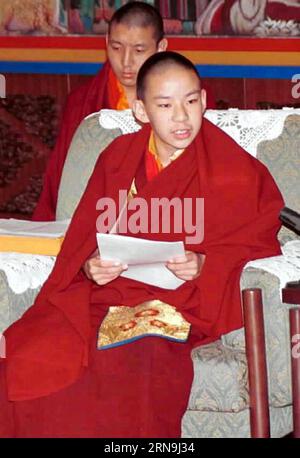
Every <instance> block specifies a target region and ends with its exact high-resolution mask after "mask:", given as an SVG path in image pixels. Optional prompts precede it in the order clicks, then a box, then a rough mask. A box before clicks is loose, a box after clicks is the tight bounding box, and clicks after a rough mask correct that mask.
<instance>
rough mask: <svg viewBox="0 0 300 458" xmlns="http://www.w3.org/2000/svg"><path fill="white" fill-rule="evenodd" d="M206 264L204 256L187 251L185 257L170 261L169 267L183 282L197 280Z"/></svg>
mask: <svg viewBox="0 0 300 458" xmlns="http://www.w3.org/2000/svg"><path fill="white" fill-rule="evenodd" d="M204 262H205V255H204V254H201V253H194V252H193V251H186V252H185V256H184V257H178V258H174V259H170V260H169V261H168V262H167V267H168V269H169V270H170V271H171V272H173V274H174V275H176V277H178V278H180V279H181V280H195V278H197V277H199V275H200V274H201V270H202V267H203V264H204Z"/></svg>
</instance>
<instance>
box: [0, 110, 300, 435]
mask: <svg viewBox="0 0 300 458" xmlns="http://www.w3.org/2000/svg"><path fill="white" fill-rule="evenodd" d="M206 117H207V118H208V119H210V120H211V121H212V122H213V123H214V124H216V125H218V126H219V127H220V128H221V129H223V130H224V131H226V132H227V133H228V134H229V135H231V136H232V137H233V138H234V139H235V140H236V141H237V142H238V143H239V144H241V146H243V147H244V148H245V149H246V150H247V151H248V152H249V153H250V154H253V155H256V156H257V157H258V159H260V160H261V161H263V162H264V163H265V164H266V165H267V167H268V168H269V170H270V171H271V173H272V175H273V176H274V178H275V180H276V181H277V184H278V186H279V188H280V189H281V191H282V193H283V195H284V198H285V202H286V205H287V206H289V207H291V208H293V209H295V210H296V211H298V212H299V211H300V110H292V109H283V110H265V111H264V110H248V111H246V110H235V109H233V110H228V111H218V110H208V111H207V112H206ZM118 121H119V120H118ZM124 126H125V128H124ZM128 126H129V127H128ZM106 127H108V128H104V127H103V125H102V126H101V125H100V123H99V113H95V114H93V115H91V116H89V117H88V118H86V120H84V121H83V122H82V124H81V125H80V127H79V128H78V130H77V132H76V134H75V136H74V138H73V141H72V144H71V146H70V150H69V154H68V158H67V161H66V164H65V167H64V171H63V176H62V180H61V185H60V189H59V196H58V204H57V213H56V217H57V219H66V218H69V217H71V216H72V214H73V212H74V210H75V208H76V205H77V203H78V202H79V200H80V197H81V195H82V193H83V191H84V189H85V186H86V183H87V180H88V178H89V176H90V174H91V172H92V169H93V166H94V164H95V162H96V160H97V157H98V155H99V151H100V152H101V151H102V150H103V149H104V148H105V146H106V145H107V144H108V143H109V142H110V141H112V140H113V139H114V138H115V137H116V136H118V135H120V134H121V133H122V131H123V132H126V128H127V129H129V130H133V129H135V128H136V126H135V127H134V125H133V124H132V120H130V119H129V118H128V119H127V121H125V122H124V124H122V123H121V124H120V127H121V128H122V130H121V129H120V128H118V123H116V122H115V120H113V121H112V122H110V123H108V125H107V126H106ZM124 129H125V130H124ZM129 130H127V131H129ZM279 238H280V242H281V244H282V246H284V245H285V247H286V248H285V251H286V256H287V257H284V256H278V257H276V259H275V258H269V259H266V260H262V261H253V262H251V263H249V264H248V265H247V266H246V268H245V269H244V272H243V275H242V277H241V289H245V288H261V289H262V291H263V304H264V321H265V335H266V353H267V370H268V383H269V405H270V415H271V436H273V437H281V436H284V435H286V434H288V433H289V432H291V431H292V429H293V427H292V408H291V404H292V402H291V376H290V339H289V321H288V307H287V306H286V305H284V304H283V303H282V301H281V294H280V291H281V287H282V286H284V283H285V282H286V281H288V280H294V279H298V278H300V265H298V267H297V265H296V264H295V265H294V264H293V260H295V258H293V256H292V255H291V251H293V250H292V248H293V244H294V243H300V242H296V236H295V234H294V233H292V232H291V231H289V230H287V229H282V230H281V232H280V234H279ZM287 242H288V243H287ZM298 246H299V245H298ZM291 259H292V261H291ZM50 264H51V263H49V264H48V269H49V272H50V270H51V266H50ZM291 264H292V265H293V266H292V267H291ZM297 269H298V270H297ZM41 284H42V282H41V281H40V282H38V284H34V285H32V284H31V285H29V287H28V288H27V289H26V291H24V292H22V293H17V292H16V291H14V289H13V288H12V285H11V284H10V282H9V280H8V278H7V275H6V273H5V271H4V270H3V266H2V264H1V262H0V332H1V331H3V330H4V329H5V328H6V327H8V326H9V325H10V324H11V323H12V322H13V321H15V320H16V319H18V318H19V317H20V316H21V315H22V313H23V312H24V311H25V310H26V309H27V308H28V307H30V305H31V304H32V302H33V301H34V298H35V296H36V295H37V293H38V291H39V289H40V287H41ZM191 356H192V359H193V364H194V381H193V385H192V389H191V394H190V400H189V404H188V407H187V410H186V412H185V414H184V417H183V420H182V436H183V437H186V438H188V437H191V438H196V437H250V422H249V389H248V368H247V358H246V352H245V339H244V329H243V328H242V329H239V330H237V331H234V332H232V333H230V334H227V335H224V336H222V337H221V338H220V339H219V340H218V341H216V342H213V343H211V344H209V345H206V346H201V347H199V348H196V349H194V350H193V352H192V355H191Z"/></svg>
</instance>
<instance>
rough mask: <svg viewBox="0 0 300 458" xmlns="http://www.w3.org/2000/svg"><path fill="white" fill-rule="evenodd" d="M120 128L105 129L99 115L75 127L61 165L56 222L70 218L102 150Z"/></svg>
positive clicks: (119, 131)
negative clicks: (63, 163)
mask: <svg viewBox="0 0 300 458" xmlns="http://www.w3.org/2000/svg"><path fill="white" fill-rule="evenodd" d="M121 133H122V132H121V130H120V129H105V128H104V127H102V126H101V125H100V123H99V113H94V114H93V115H91V116H89V117H88V118H86V119H84V120H83V121H82V122H81V124H80V126H79V127H78V129H77V131H76V133H75V135H74V137H73V139H72V142H71V145H70V148H69V151H68V155H67V158H66V162H65V165H64V169H63V173H62V177H61V182H60V186H59V191H58V200H57V207H56V219H57V220H63V219H68V218H71V217H72V215H73V213H74V211H75V209H76V207H77V205H78V203H79V201H80V199H81V196H82V194H83V192H84V190H85V188H86V185H87V183H88V180H89V178H90V176H91V174H92V171H93V169H94V166H95V164H96V162H97V159H98V157H99V155H100V154H101V153H102V151H103V150H104V149H105V148H106V147H107V146H108V145H109V144H110V143H111V142H112V141H113V140H114V139H115V138H116V137H118V136H119V135H121Z"/></svg>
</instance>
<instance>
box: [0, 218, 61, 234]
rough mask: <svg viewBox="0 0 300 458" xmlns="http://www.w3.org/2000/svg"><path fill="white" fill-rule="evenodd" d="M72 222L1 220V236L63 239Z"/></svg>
mask: <svg viewBox="0 0 300 458" xmlns="http://www.w3.org/2000/svg"><path fill="white" fill-rule="evenodd" d="M69 224H70V220H63V221H49V222H48V221H47V222H44V221H27V220H21V219H14V218H9V219H0V235H1V234H2V235H19V236H25V237H26V236H27V237H53V238H56V237H62V236H63V235H65V233H66V231H67V229H68V225H69Z"/></svg>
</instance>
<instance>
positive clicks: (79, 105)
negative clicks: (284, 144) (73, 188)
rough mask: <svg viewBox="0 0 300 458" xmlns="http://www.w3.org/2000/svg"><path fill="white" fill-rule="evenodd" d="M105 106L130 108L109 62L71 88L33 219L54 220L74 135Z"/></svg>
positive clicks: (210, 100)
mask: <svg viewBox="0 0 300 458" xmlns="http://www.w3.org/2000/svg"><path fill="white" fill-rule="evenodd" d="M203 88H204V89H206V90H207V108H215V107H216V106H215V101H214V97H213V95H212V91H211V89H210V88H208V87H206V86H205V84H204V85H203ZM102 108H111V109H117V110H124V109H126V108H129V106H128V102H127V100H126V95H125V93H124V91H123V88H122V87H121V85H120V84H119V82H118V81H117V79H116V77H115V76H114V74H113V72H112V70H111V67H110V65H109V63H108V62H106V63H105V65H104V67H103V69H102V70H101V71H100V72H99V73H98V74H97V75H96V76H95V77H94V78H93V79H92V80H91V81H89V82H87V83H86V84H84V85H82V86H80V87H78V88H77V89H75V90H74V91H72V92H71V94H70V95H69V97H68V100H67V103H66V107H65V110H64V114H63V117H62V120H61V129H60V132H59V135H58V138H57V142H56V145H55V148H54V150H53V151H52V153H51V156H50V159H49V162H48V164H47V168H46V172H45V175H44V181H43V189H42V193H41V196H40V198H39V201H38V203H37V206H36V208H35V211H34V214H33V217H32V219H33V220H34V221H53V220H55V212H56V204H57V197H58V189H59V184H60V179H61V175H62V171H63V167H64V163H65V160H66V156H67V153H68V149H69V146H70V144H71V140H72V137H73V135H74V133H75V131H76V129H77V127H78V126H79V124H80V123H81V121H82V120H83V119H84V118H85V117H86V116H88V115H89V114H91V113H95V112H97V111H99V110H101V109H102Z"/></svg>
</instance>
